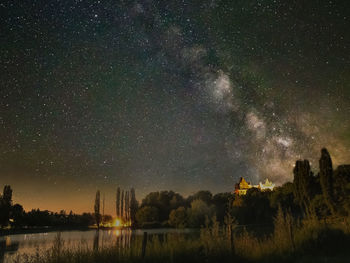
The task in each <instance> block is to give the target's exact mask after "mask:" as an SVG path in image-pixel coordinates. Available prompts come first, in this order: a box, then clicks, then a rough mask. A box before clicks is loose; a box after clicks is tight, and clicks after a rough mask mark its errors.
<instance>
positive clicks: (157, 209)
mask: <svg viewBox="0 0 350 263" xmlns="http://www.w3.org/2000/svg"><path fill="white" fill-rule="evenodd" d="M293 175H294V178H293V182H287V183H285V184H283V185H282V186H279V187H276V188H275V189H274V190H273V191H270V190H268V191H260V190H259V189H257V188H252V189H249V190H248V191H247V194H246V195H243V196H239V195H235V194H233V193H219V194H215V195H213V194H212V193H210V192H209V191H199V192H197V193H196V194H194V195H191V196H189V197H187V198H184V197H182V196H181V195H180V194H178V193H174V192H173V191H162V192H153V193H150V194H148V195H147V196H146V197H145V198H144V199H143V200H142V203H141V206H140V209H139V210H138V211H137V213H136V223H137V224H138V226H140V227H155V226H172V227H201V226H203V225H204V224H205V222H206V218H211V217H212V216H215V217H216V220H218V222H219V223H220V224H224V221H225V220H229V219H232V218H234V219H235V220H236V221H237V222H238V223H239V224H242V225H272V224H273V222H274V218H275V216H276V214H277V211H278V209H279V208H281V210H282V211H287V212H289V213H291V215H292V216H293V217H294V218H296V219H304V218H312V219H317V220H321V219H322V220H324V219H331V218H340V217H346V216H349V215H350V165H340V166H338V167H337V169H335V170H334V169H333V164H332V159H331V157H330V154H329V152H328V151H327V149H322V150H321V157H320V159H319V172H318V173H317V174H314V173H313V172H312V170H311V166H310V162H309V161H308V160H298V161H296V164H295V167H294V169H293Z"/></svg>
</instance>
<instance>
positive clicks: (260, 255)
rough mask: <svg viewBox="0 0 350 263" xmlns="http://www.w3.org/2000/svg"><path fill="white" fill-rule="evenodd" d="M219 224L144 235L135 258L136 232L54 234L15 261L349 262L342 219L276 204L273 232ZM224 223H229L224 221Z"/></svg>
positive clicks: (210, 222) (138, 239)
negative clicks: (98, 242) (73, 244)
mask: <svg viewBox="0 0 350 263" xmlns="http://www.w3.org/2000/svg"><path fill="white" fill-rule="evenodd" d="M225 222H226V224H225V225H224V226H220V225H219V223H218V222H217V220H216V218H215V217H214V218H212V219H211V220H209V219H207V220H206V224H205V226H204V227H203V228H201V230H200V234H199V235H189V236H186V235H183V234H177V233H170V234H166V235H164V236H158V235H153V236H150V237H149V239H148V243H147V249H146V254H145V257H144V258H142V257H141V247H142V237H139V236H136V237H133V238H132V239H131V240H130V243H128V244H129V245H127V246H124V247H123V248H121V247H120V246H118V245H117V244H116V245H115V246H113V245H112V246H108V247H104V248H95V249H91V248H88V247H87V246H83V245H82V246H80V247H78V248H68V249H67V248H64V246H63V244H64V243H63V240H62V238H61V236H60V235H57V237H56V239H55V242H54V245H53V246H52V248H51V249H49V250H47V251H37V253H35V254H34V255H32V256H27V255H22V256H21V257H18V258H17V259H16V261H15V262H16V263H22V262H23V263H97V262H99V263H104V262H106V263H109V262H155V263H157V262H162V263H163V262H181V263H183V262H201V263H203V262H320V261H321V262H350V251H349V247H350V246H349V245H350V239H349V234H350V233H349V230H348V229H349V228H348V225H349V224H348V221H347V222H333V223H330V222H320V221H317V220H315V219H309V220H305V221H303V222H297V221H296V220H294V219H293V217H292V216H291V214H290V213H289V212H288V211H287V212H286V211H282V210H281V209H279V211H278V213H277V216H276V218H275V220H274V231H273V232H272V233H271V234H269V235H262V236H256V235H254V234H252V233H251V232H249V231H247V230H243V231H235V229H236V227H237V225H236V224H235V221H234V219H233V218H229V219H227V220H225ZM228 222H229V223H228Z"/></svg>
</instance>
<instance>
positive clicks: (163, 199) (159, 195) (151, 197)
mask: <svg viewBox="0 0 350 263" xmlns="http://www.w3.org/2000/svg"><path fill="white" fill-rule="evenodd" d="M183 200H184V199H183V197H182V196H181V195H180V194H178V193H175V192H173V191H161V192H152V193H149V194H148V195H147V196H146V197H145V198H144V199H143V200H142V205H141V207H143V206H153V207H157V208H158V211H159V220H160V221H161V222H165V223H167V222H168V219H169V213H170V211H171V210H172V209H176V208H178V207H179V206H183V205H184V201H183Z"/></svg>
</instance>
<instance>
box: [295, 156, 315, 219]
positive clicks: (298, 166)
mask: <svg viewBox="0 0 350 263" xmlns="http://www.w3.org/2000/svg"><path fill="white" fill-rule="evenodd" d="M293 173H294V182H293V188H294V189H293V192H294V197H295V199H296V200H297V201H298V203H299V206H300V207H301V208H302V210H303V211H304V212H305V213H306V215H307V216H308V217H309V216H311V209H310V203H311V184H312V172H311V168H310V163H309V161H308V160H304V161H302V160H298V161H296V163H295V167H294V169H293Z"/></svg>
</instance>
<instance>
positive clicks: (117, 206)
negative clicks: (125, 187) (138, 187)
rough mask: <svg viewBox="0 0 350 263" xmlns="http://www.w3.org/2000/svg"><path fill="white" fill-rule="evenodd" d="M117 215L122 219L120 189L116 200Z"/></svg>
mask: <svg viewBox="0 0 350 263" xmlns="http://www.w3.org/2000/svg"><path fill="white" fill-rule="evenodd" d="M116 214H117V217H118V218H119V217H120V187H118V188H117V198H116Z"/></svg>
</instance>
